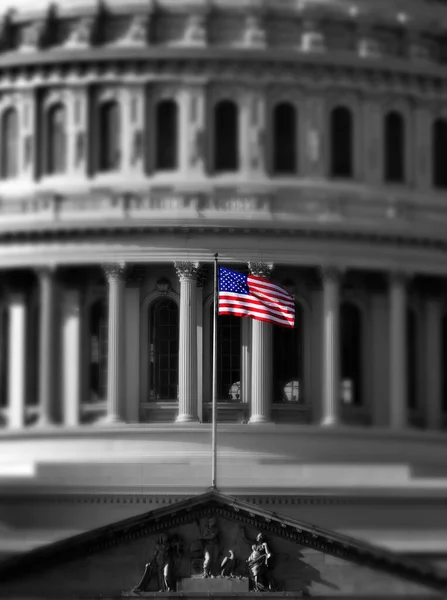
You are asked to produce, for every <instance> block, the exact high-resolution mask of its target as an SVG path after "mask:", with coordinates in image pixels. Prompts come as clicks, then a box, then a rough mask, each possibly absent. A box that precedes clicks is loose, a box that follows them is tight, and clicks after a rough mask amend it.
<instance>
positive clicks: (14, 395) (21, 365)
mask: <svg viewBox="0 0 447 600" xmlns="http://www.w3.org/2000/svg"><path fill="white" fill-rule="evenodd" d="M8 312H9V315H8V316H9V332H8V407H9V419H8V425H9V427H10V428H11V429H20V428H22V427H23V426H24V425H25V398H26V368H25V363H26V312H27V311H26V295H25V293H24V292H12V293H11V295H10V297H9V308H8Z"/></svg>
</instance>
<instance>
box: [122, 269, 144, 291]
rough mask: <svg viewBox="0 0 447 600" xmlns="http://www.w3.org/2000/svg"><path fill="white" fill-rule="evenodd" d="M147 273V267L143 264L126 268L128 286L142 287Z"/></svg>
mask: <svg viewBox="0 0 447 600" xmlns="http://www.w3.org/2000/svg"><path fill="white" fill-rule="evenodd" d="M145 275H146V267H145V266H142V265H132V266H129V267H128V268H127V269H126V273H125V276H126V284H127V287H138V288H139V287H140V286H141V284H142V283H143V280H144V277H145Z"/></svg>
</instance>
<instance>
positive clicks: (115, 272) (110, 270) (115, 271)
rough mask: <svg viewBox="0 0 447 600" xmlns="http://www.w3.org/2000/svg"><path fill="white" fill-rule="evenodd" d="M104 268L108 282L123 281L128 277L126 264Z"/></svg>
mask: <svg viewBox="0 0 447 600" xmlns="http://www.w3.org/2000/svg"><path fill="white" fill-rule="evenodd" d="M102 268H103V270H104V273H105V275H106V277H107V281H108V282H109V283H110V282H111V281H123V280H124V278H125V275H126V263H124V262H120V263H110V264H103V265H102Z"/></svg>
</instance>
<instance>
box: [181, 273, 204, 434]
mask: <svg viewBox="0 0 447 600" xmlns="http://www.w3.org/2000/svg"><path fill="white" fill-rule="evenodd" d="M175 269H176V271H177V275H178V277H179V279H180V335H179V349H178V360H179V368H178V378H179V381H178V399H179V412H178V417H177V422H178V423H188V422H192V421H198V412H197V408H198V407H197V306H196V303H197V292H196V290H197V278H198V276H199V272H200V271H199V269H200V267H199V263H192V262H181V263H175Z"/></svg>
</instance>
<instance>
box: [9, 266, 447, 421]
mask: <svg viewBox="0 0 447 600" xmlns="http://www.w3.org/2000/svg"><path fill="white" fill-rule="evenodd" d="M272 267H273V265H265V264H259V263H258V264H249V269H250V270H251V272H252V273H254V274H262V275H263V276H266V277H268V276H269V275H270V273H271V270H272ZM175 269H176V272H177V275H178V277H179V282H180V311H179V321H180V331H179V369H178V373H179V382H178V390H179V391H178V415H177V419H176V420H177V422H178V423H187V422H197V421H198V420H199V406H198V388H199V387H200V385H201V384H200V382H199V379H200V374H199V369H198V364H199V365H200V364H201V363H202V359H201V357H200V356H199V350H198V348H199V346H198V338H197V322H198V320H199V319H200V316H198V310H197V302H198V298H199V297H200V293H199V289H200V288H199V287H198V285H199V283H200V282H199V280H200V278H201V265H199V264H198V263H193V262H178V263H175ZM104 272H105V275H106V278H107V282H108V307H109V310H108V353H107V356H108V377H107V410H106V416H105V418H104V419H102V422H103V423H104V424H119V423H124V422H126V411H125V395H126V386H125V378H126V370H125V357H124V351H125V348H126V347H128V344H127V346H126V338H127V336H128V332H127V324H126V311H125V292H126V266H125V265H124V264H110V265H105V266H104ZM37 275H38V281H39V296H40V297H39V300H40V302H39V346H38V348H39V357H38V369H39V375H38V382H39V383H38V405H39V408H38V412H39V418H38V419H37V422H36V425H37V426H51V425H53V424H55V423H57V422H63V423H64V425H66V426H77V425H79V422H80V419H79V412H80V405H81V395H82V389H81V388H82V386H81V383H80V381H81V352H82V347H81V326H82V323H81V319H82V317H81V310H80V304H81V297H80V292H79V290H78V289H74V288H73V286H70V285H67V286H65V287H64V290H63V292H64V293H63V300H62V302H61V305H60V306H56V300H55V299H56V295H55V290H56V279H55V276H56V270H55V269H54V268H42V269H39V270H38V272H37ZM342 277H343V273H342V271H341V270H340V269H337V268H336V267H325V268H323V269H321V285H322V304H321V305H322V314H321V319H322V345H321V348H322V354H321V377H322V387H321V398H320V411H319V412H320V414H319V421H320V423H321V424H322V425H325V426H336V425H338V424H340V418H341V415H340V352H339V348H340V319H339V313H340V295H341V292H340V290H341V283H342ZM408 280H409V276H408V274H406V273H392V274H390V275H389V289H388V317H389V323H388V327H387V329H386V331H387V332H388V344H389V372H388V376H387V381H388V386H389V399H390V400H389V411H388V413H389V414H388V423H387V424H388V426H389V427H391V428H394V429H403V428H405V427H406V426H407V425H408V408H407V393H408V390H407V362H406V345H407V340H406V309H407V283H408ZM8 298H9V299H8V302H9V304H8V311H9V332H8V369H9V376H8V389H7V412H8V428H10V429H18V428H22V427H24V425H25V407H26V385H25V384H26V378H27V366H26V344H27V322H28V318H29V317H28V315H27V301H26V293H25V292H24V291H23V290H19V289H15V290H13V291H11V292H10V293H9V295H8ZM424 307H425V308H424V311H425V324H426V326H425V329H424V336H423V340H422V343H423V346H424V348H423V355H424V361H425V370H426V373H427V378H426V379H427V382H426V392H427V393H426V396H425V397H424V402H425V401H426V402H427V406H426V407H425V409H426V425H427V427H428V428H430V429H436V428H439V427H440V423H441V420H442V418H441V417H442V406H441V404H442V403H441V395H442V390H441V375H442V372H441V355H442V337H441V335H442V334H441V330H442V327H441V322H442V315H443V312H442V303H441V299H440V298H439V297H435V296H428V297H427V298H426V300H425V303H424ZM137 309H138V306H137V305H135V310H137ZM58 312H60V314H61V329H60V331H57V327H56V323H57V321H56V319H55V315H56V314H58ZM57 334H60V337H59V338H57ZM133 334H134V335H136V336H137V337H138V335H139V332H138V331H136V332H133ZM57 339H59V341H58V342H57V343H56V341H57ZM134 344H135V345H139V339H135V340H134ZM58 348H60V352H59V351H58ZM242 356H243V360H248V359H249V360H250V361H251V369H250V373H251V375H250V381H247V382H245V383H246V385H247V387H248V388H249V389H250V393H249V406H250V419H249V422H250V423H251V424H259V423H268V422H270V421H271V410H272V392H271V390H272V389H273V372H272V325H269V324H266V323H264V322H260V321H253V322H252V328H251V356H250V357H249V358H247V356H245V355H244V354H243V355H242ZM56 368H60V373H61V377H60V379H61V388H60V392H61V395H62V398H61V401H60V402H57V401H56V398H57V390H56V389H55V386H54V376H53V375H54V373H53V371H54V369H56ZM383 376H384V377H386V374H383ZM209 400H211V398H210V399H209ZM61 414H63V418H60V417H61Z"/></svg>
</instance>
